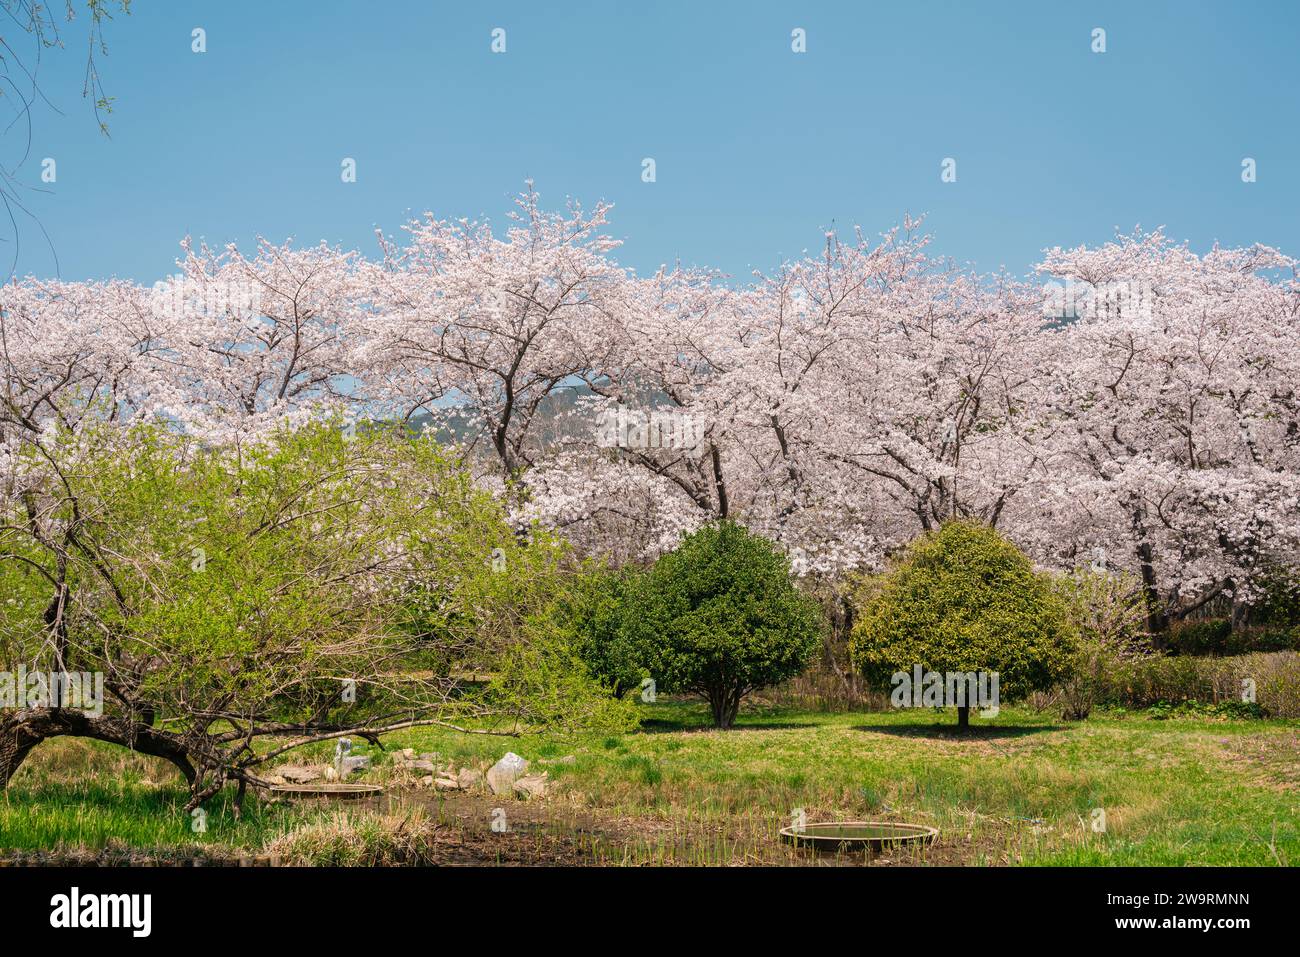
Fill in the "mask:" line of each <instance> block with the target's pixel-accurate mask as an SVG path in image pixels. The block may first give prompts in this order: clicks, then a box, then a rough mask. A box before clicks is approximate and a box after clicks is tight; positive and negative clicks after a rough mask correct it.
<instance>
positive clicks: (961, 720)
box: [957, 705, 970, 731]
mask: <svg viewBox="0 0 1300 957" xmlns="http://www.w3.org/2000/svg"><path fill="white" fill-rule="evenodd" d="M957 727H958V728H960V729H962V730H963V731H964V730H966V729H967V728H969V727H970V705H964V706H963V705H958V707H957Z"/></svg>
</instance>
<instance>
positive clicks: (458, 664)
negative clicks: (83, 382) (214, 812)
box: [0, 424, 632, 807]
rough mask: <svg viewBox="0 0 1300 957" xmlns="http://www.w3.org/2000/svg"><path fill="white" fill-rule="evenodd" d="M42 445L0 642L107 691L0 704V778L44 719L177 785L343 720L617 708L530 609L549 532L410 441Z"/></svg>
mask: <svg viewBox="0 0 1300 957" xmlns="http://www.w3.org/2000/svg"><path fill="white" fill-rule="evenodd" d="M86 449H91V450H92V451H89V452H87V451H85V450H86ZM28 454H30V455H32V456H34V457H35V456H36V455H37V452H36V446H35V445H33V446H32V447H31V448H30V449H29V452H28ZM41 454H42V457H43V458H44V459H46V461H42V462H41V463H36V464H39V465H41V466H42V467H41V468H39V469H38V468H36V467H35V465H34V466H33V468H31V469H30V470H26V471H23V470H19V474H23V475H24V476H25V478H24V481H25V482H27V483H28V486H27V488H26V491H25V494H24V495H22V496H16V497H11V498H8V499H5V501H6V502H8V503H9V504H8V506H6V508H7V510H8V513H7V514H4V515H0V594H3V595H13V596H15V600H14V601H13V603H12V604H9V605H8V606H7V607H6V609H5V614H4V616H3V625H2V626H0V655H2V656H3V661H4V662H6V663H10V666H12V663H17V662H23V663H25V664H26V665H27V667H28V668H29V669H35V668H43V669H46V670H49V671H55V672H65V671H66V672H74V671H75V672H79V673H80V672H86V673H100V674H102V675H103V684H104V690H105V692H106V694H105V700H104V701H103V705H104V707H103V710H102V713H99V714H94V713H88V712H87V709H85V708H81V709H78V708H71V707H65V706H61V703H60V702H57V701H39V700H38V701H34V702H33V701H28V702H27V703H26V706H25V707H21V708H15V709H10V710H7V711H4V712H0V786H2V785H3V784H5V783H6V782H7V781H8V780H9V778H10V776H11V775H12V774H13V773H14V771H15V770H16V769H17V767H18V766H19V765H20V764H21V762H22V760H23V759H24V757H25V756H26V755H27V754H28V753H29V752H30V751H31V749H32V748H33V747H35V746H36V745H38V744H39V743H40V742H41V741H43V740H45V739H47V738H49V737H54V736H57V735H75V736H85V737H95V738H99V739H101V740H105V741H111V742H114V743H117V744H121V745H124V746H128V747H132V748H134V749H136V750H138V751H142V752H144V753H148V754H154V755H157V756H160V757H164V758H166V759H168V760H170V761H171V762H172V763H173V764H175V765H176V767H177V768H179V769H180V771H181V772H182V774H184V776H185V777H186V779H187V781H188V782H189V784H190V805H191V807H195V806H197V805H198V804H199V803H202V802H203V801H204V800H206V799H207V798H208V797H210V796H211V795H213V794H215V793H216V792H217V791H218V790H219V789H220V788H221V787H222V786H223V785H224V784H225V783H226V782H228V781H233V782H237V783H238V785H239V789H240V793H241V794H242V793H243V789H244V787H245V786H246V785H247V784H250V783H252V784H259V783H262V779H261V778H260V777H259V769H260V768H261V766H262V765H264V764H265V763H266V762H267V761H269V760H272V759H274V758H276V757H278V756H280V755H281V754H284V753H285V752H287V751H289V750H292V749H293V748H296V747H300V746H302V745H304V744H308V743H311V742H315V741H321V740H327V739H330V738H335V737H340V736H342V735H353V736H358V737H362V738H366V739H369V740H372V741H378V739H379V736H380V735H382V734H384V733H387V732H391V731H394V730H398V729H400V728H406V727H412V726H415V725H441V726H445V727H452V728H458V729H462V730H474V731H478V732H482V731H487V732H499V733H513V732H515V731H518V730H521V729H540V728H545V727H555V726H565V727H573V726H574V725H588V726H595V727H617V728H623V727H628V726H630V725H631V722H632V718H631V715H630V712H631V708H630V707H623V708H622V709H621V710H620V709H619V707H618V706H619V704H621V703H619V702H611V701H610V699H609V698H608V695H606V694H604V693H603V691H602V689H601V688H600V687H599V686H598V685H597V684H596V683H595V682H594V681H592V680H591V679H590V677H589V675H588V674H587V672H586V670H585V669H584V668H583V666H582V664H581V662H580V660H579V659H578V657H577V655H576V653H575V652H574V651H573V649H572V648H570V647H569V646H568V645H567V644H566V641H565V636H564V635H562V634H560V633H558V632H556V631H555V630H554V629H552V628H550V627H549V625H548V622H549V620H550V618H551V617H552V615H551V613H550V610H549V609H550V605H551V604H552V603H553V602H554V601H555V596H556V595H557V594H558V593H559V592H561V591H562V589H563V581H564V576H563V570H562V566H561V559H562V557H563V549H562V548H561V547H560V545H559V543H558V542H557V541H555V540H553V539H551V538H548V537H546V536H544V535H543V534H542V533H540V532H537V533H535V534H533V535H530V536H527V537H525V538H521V537H519V536H518V535H516V534H515V531H514V530H513V529H512V528H511V527H510V525H509V523H508V522H507V521H506V517H505V515H504V512H503V510H502V506H501V505H500V503H498V502H496V501H495V500H494V499H493V498H492V496H491V495H490V494H489V493H488V492H486V491H483V490H482V489H480V488H478V487H477V486H476V485H475V484H474V483H473V481H472V480H471V478H470V476H469V475H468V474H467V473H466V472H464V471H463V470H462V469H461V468H460V467H459V466H458V465H456V464H455V463H454V462H453V461H452V459H451V458H450V457H448V456H447V455H446V454H444V452H443V451H442V450H441V449H440V448H439V447H438V446H437V445H436V444H435V443H434V442H432V441H428V440H419V441H412V440H410V439H409V438H408V437H406V436H405V435H404V434H400V433H398V432H396V431H383V430H375V431H370V432H365V433H360V432H359V433H357V434H356V435H355V437H352V436H351V435H349V433H348V432H347V431H346V430H344V429H342V428H340V427H338V425H337V424H334V425H315V426H307V427H304V428H300V429H297V430H289V429H288V428H285V429H283V430H281V431H279V432H278V433H276V434H275V435H273V436H271V437H269V438H268V439H267V440H265V441H259V442H256V443H254V444H252V445H248V446H243V447H239V448H223V447H205V446H202V445H200V444H198V443H195V442H192V441H190V440H187V439H185V438H183V437H180V436H177V435H174V434H171V433H169V432H166V431H163V430H158V429H146V428H138V429H135V430H133V431H129V432H128V431H122V432H120V433H118V432H113V431H110V430H105V435H104V436H102V437H99V438H96V439H94V440H93V441H87V442H84V443H83V442H80V441H65V442H62V443H60V442H57V441H49V442H45V443H44V444H43V445H42V446H41ZM45 466H49V467H45Z"/></svg>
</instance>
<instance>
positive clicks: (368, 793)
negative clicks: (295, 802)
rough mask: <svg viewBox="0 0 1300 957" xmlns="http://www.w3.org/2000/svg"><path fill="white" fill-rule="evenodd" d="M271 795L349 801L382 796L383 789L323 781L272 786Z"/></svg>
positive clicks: (368, 785) (371, 785)
mask: <svg viewBox="0 0 1300 957" xmlns="http://www.w3.org/2000/svg"><path fill="white" fill-rule="evenodd" d="M271 793H272V794H282V795H284V796H285V797H299V798H304V797H325V798H340V799H342V800H351V799H354V798H363V797H372V796H374V795H376V794H383V793H384V789H383V788H381V787H380V786H379V785H378V784H348V783H345V782H343V781H323V782H320V783H315V782H313V783H310V784H272V785H271Z"/></svg>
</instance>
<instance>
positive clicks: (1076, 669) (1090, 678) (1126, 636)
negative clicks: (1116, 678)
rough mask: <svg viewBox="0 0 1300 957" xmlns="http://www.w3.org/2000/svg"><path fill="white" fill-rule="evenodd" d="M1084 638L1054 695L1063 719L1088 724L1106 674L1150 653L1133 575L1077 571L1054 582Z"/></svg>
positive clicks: (1141, 600) (1143, 608)
mask: <svg viewBox="0 0 1300 957" xmlns="http://www.w3.org/2000/svg"><path fill="white" fill-rule="evenodd" d="M1052 585H1053V588H1054V590H1055V591H1056V594H1057V595H1058V596H1059V597H1060V599H1061V601H1062V602H1063V603H1064V605H1065V608H1066V612H1067V614H1068V615H1069V617H1070V623H1071V624H1072V625H1073V626H1074V629H1075V631H1076V632H1077V633H1078V635H1079V642H1078V645H1077V647H1076V650H1075V652H1074V654H1073V655H1072V656H1071V659H1070V665H1069V669H1068V670H1067V672H1066V674H1065V676H1064V677H1063V678H1062V679H1061V682H1060V684H1058V685H1057V686H1056V687H1055V688H1054V689H1052V694H1051V696H1050V700H1051V703H1054V704H1056V705H1057V706H1059V709H1060V712H1061V716H1062V717H1064V718H1066V719H1067V720H1071V721H1082V720H1083V719H1085V718H1087V717H1088V715H1089V714H1091V713H1092V709H1093V707H1094V706H1095V705H1096V704H1097V703H1098V700H1099V698H1100V696H1101V694H1102V692H1103V687H1104V682H1105V676H1106V675H1107V674H1108V673H1110V672H1112V671H1113V670H1114V669H1115V668H1116V667H1117V666H1118V665H1119V664H1120V663H1121V662H1123V661H1126V660H1130V659H1132V658H1137V657H1142V656H1144V655H1146V654H1149V653H1150V644H1149V641H1148V636H1147V634H1146V632H1145V630H1144V628H1145V625H1146V613H1147V606H1146V599H1145V596H1144V594H1143V589H1142V583H1141V582H1140V581H1139V580H1138V579H1137V578H1135V577H1134V576H1132V575H1129V574H1127V573H1120V574H1111V573H1109V572H1098V571H1093V570H1091V569H1087V568H1077V569H1075V570H1074V571H1073V572H1072V573H1070V574H1069V575H1059V576H1056V577H1054V578H1053V580H1052Z"/></svg>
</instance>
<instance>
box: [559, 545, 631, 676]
mask: <svg viewBox="0 0 1300 957" xmlns="http://www.w3.org/2000/svg"><path fill="white" fill-rule="evenodd" d="M644 579H645V575H644V573H642V572H639V571H637V570H635V569H621V570H612V569H606V568H598V569H595V570H590V571H587V572H586V573H584V574H582V575H581V576H580V577H579V578H578V580H577V581H576V583H575V585H574V587H573V588H572V589H571V594H570V596H568V598H567V600H565V602H564V607H563V610H562V614H563V615H564V617H565V619H566V621H567V625H568V629H569V631H570V633H571V634H572V636H573V638H572V640H573V644H574V647H575V648H576V649H577V652H578V654H579V656H580V657H581V658H582V660H583V661H584V662H585V663H586V665H587V668H588V669H589V670H590V671H591V673H592V674H593V675H594V676H595V677H596V678H598V679H599V680H600V681H602V682H604V684H605V685H606V686H607V687H608V688H609V689H610V691H611V692H612V693H613V694H614V696H615V697H622V696H623V695H625V694H627V693H628V692H629V691H631V690H632V689H634V688H639V687H640V686H641V682H642V681H643V680H644V679H645V678H647V677H649V671H647V669H646V668H645V666H644V665H643V664H642V662H641V657H642V656H641V652H640V649H639V648H638V646H637V642H636V635H635V634H634V632H633V630H632V629H630V628H629V627H628V614H629V611H630V610H631V605H630V603H629V600H628V599H629V596H630V595H632V594H635V592H636V591H637V590H638V589H639V588H641V587H642V585H643V583H644Z"/></svg>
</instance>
